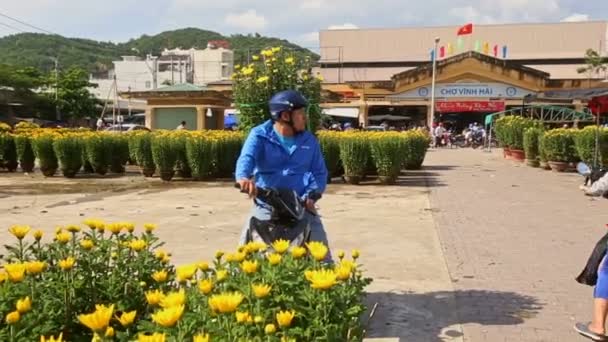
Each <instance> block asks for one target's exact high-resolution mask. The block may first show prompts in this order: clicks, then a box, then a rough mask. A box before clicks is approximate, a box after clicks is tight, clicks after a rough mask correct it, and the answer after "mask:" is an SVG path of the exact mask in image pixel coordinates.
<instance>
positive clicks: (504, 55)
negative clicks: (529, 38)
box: [502, 45, 507, 59]
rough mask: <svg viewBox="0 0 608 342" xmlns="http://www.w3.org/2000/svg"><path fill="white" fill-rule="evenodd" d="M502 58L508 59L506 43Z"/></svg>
mask: <svg viewBox="0 0 608 342" xmlns="http://www.w3.org/2000/svg"><path fill="white" fill-rule="evenodd" d="M502 58H503V59H507V46H506V45H504V46H503V47H502Z"/></svg>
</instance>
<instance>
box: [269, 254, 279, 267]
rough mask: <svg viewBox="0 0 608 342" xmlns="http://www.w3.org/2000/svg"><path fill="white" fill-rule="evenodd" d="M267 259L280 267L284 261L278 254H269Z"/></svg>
mask: <svg viewBox="0 0 608 342" xmlns="http://www.w3.org/2000/svg"><path fill="white" fill-rule="evenodd" d="M267 258H268V262H269V263H270V264H271V265H273V266H274V265H278V264H279V263H280V262H281V259H282V257H281V254H277V253H272V254H269V255H268V257H267Z"/></svg>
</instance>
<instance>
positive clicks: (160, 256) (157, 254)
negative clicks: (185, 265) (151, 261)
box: [154, 249, 167, 260]
mask: <svg viewBox="0 0 608 342" xmlns="http://www.w3.org/2000/svg"><path fill="white" fill-rule="evenodd" d="M154 256H155V257H156V259H158V260H162V259H163V258H165V257H166V256H167V252H165V251H164V250H162V249H157V250H156V251H154Z"/></svg>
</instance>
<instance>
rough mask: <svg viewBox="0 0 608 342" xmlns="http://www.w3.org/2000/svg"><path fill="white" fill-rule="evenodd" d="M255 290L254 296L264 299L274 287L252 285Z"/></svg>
mask: <svg viewBox="0 0 608 342" xmlns="http://www.w3.org/2000/svg"><path fill="white" fill-rule="evenodd" d="M251 288H252V289H253V294H254V295H255V296H256V297H257V298H264V297H266V296H268V294H270V290H272V286H270V285H266V284H253V285H251Z"/></svg>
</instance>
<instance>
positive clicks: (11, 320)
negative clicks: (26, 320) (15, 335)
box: [4, 311, 21, 324]
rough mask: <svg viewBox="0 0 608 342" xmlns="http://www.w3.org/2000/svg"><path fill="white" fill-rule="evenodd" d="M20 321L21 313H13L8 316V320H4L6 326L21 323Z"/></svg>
mask: <svg viewBox="0 0 608 342" xmlns="http://www.w3.org/2000/svg"><path fill="white" fill-rule="evenodd" d="M20 319H21V314H19V311H13V312H11V313H9V314H7V315H6V318H5V319H4V320H5V321H6V324H15V323H17V322H19V320H20Z"/></svg>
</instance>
